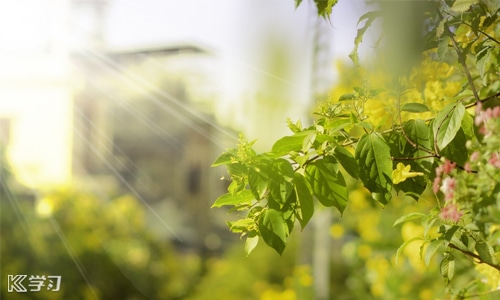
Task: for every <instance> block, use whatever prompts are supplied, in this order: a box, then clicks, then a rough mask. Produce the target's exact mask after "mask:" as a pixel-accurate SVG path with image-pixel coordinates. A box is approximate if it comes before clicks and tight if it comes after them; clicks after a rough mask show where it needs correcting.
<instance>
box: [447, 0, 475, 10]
mask: <svg viewBox="0 0 500 300" xmlns="http://www.w3.org/2000/svg"><path fill="white" fill-rule="evenodd" d="M478 2H479V0H456V1H455V3H453V6H452V7H451V11H453V12H457V13H463V12H465V11H467V10H468V9H469V8H470V7H471V6H472V5H474V4H476V3H478Z"/></svg>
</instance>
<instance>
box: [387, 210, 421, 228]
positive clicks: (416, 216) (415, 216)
mask: <svg viewBox="0 0 500 300" xmlns="http://www.w3.org/2000/svg"><path fill="white" fill-rule="evenodd" d="M424 216H425V214H423V213H409V214H407V215H404V216H402V217H400V218H399V219H397V220H396V221H395V222H394V224H393V225H392V226H397V225H399V224H401V223H405V222H408V221H412V220H416V219H421V218H423V217H424Z"/></svg>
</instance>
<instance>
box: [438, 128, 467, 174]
mask: <svg viewBox="0 0 500 300" xmlns="http://www.w3.org/2000/svg"><path fill="white" fill-rule="evenodd" d="M466 143H467V137H466V136H465V133H464V131H463V130H462V128H460V130H458V132H457V134H456V136H455V138H454V139H453V140H452V141H451V143H449V144H448V146H446V147H445V148H444V149H443V150H441V155H442V156H444V157H449V158H450V159H452V160H453V161H454V162H456V163H457V164H459V165H464V164H465V162H466V161H467V159H468V153H467V147H466Z"/></svg>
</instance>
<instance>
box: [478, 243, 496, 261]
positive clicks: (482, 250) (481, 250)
mask: <svg viewBox="0 0 500 300" xmlns="http://www.w3.org/2000/svg"><path fill="white" fill-rule="evenodd" d="M475 248H476V251H477V254H479V257H481V259H482V260H483V261H485V262H487V263H489V264H497V258H496V256H495V251H494V250H493V248H492V247H491V245H490V244H488V243H487V242H486V241H485V240H480V241H478V242H477V243H476V247H475Z"/></svg>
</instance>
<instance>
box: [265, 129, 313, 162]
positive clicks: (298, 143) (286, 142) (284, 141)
mask: <svg viewBox="0 0 500 300" xmlns="http://www.w3.org/2000/svg"><path fill="white" fill-rule="evenodd" d="M313 132H314V133H315V132H316V131H315V130H305V131H302V132H299V133H296V134H294V135H291V136H285V137H282V138H281V139H279V140H277V141H276V143H274V145H273V147H272V152H273V154H275V155H277V156H283V155H286V154H288V153H290V152H292V151H296V152H299V151H301V150H302V145H303V143H304V139H306V138H307V137H308V136H309V134H311V133H313Z"/></svg>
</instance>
